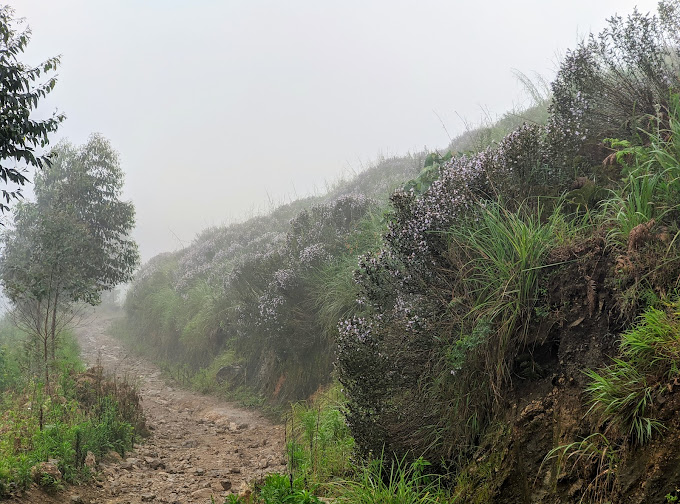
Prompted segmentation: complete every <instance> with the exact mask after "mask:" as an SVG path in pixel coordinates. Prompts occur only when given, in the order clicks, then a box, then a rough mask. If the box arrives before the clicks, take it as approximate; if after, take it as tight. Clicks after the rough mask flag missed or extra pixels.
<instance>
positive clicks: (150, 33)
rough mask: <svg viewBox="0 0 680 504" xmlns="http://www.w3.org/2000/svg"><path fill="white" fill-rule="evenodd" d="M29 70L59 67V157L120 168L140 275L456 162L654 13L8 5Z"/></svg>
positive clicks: (615, 7) (593, 5) (55, 98)
mask: <svg viewBox="0 0 680 504" xmlns="http://www.w3.org/2000/svg"><path fill="white" fill-rule="evenodd" d="M9 3H10V5H12V6H14V8H15V9H16V14H17V16H21V17H25V18H26V21H27V24H28V25H29V26H30V27H31V29H32V31H33V36H32V41H31V43H30V44H29V46H28V49H27V51H26V53H25V54H24V55H23V56H22V59H23V61H26V62H28V63H34V64H35V63H38V62H39V61H42V60H43V59H46V58H48V57H50V56H54V55H57V54H61V55H62V65H61V67H60V68H59V71H58V74H59V82H58V84H57V87H56V89H55V90H54V92H53V93H52V94H51V95H50V97H49V99H48V100H46V101H45V103H44V104H43V106H42V107H41V113H42V114H46V113H50V112H51V111H52V110H54V109H55V108H58V109H59V111H62V112H64V113H65V114H66V115H67V120H66V122H64V123H63V125H62V127H61V129H60V131H59V133H58V134H57V135H55V137H54V141H55V142H56V141H57V140H58V139H59V138H61V137H68V138H69V139H70V140H71V141H72V142H74V143H77V144H80V143H84V142H85V141H86V140H87V137H88V135H89V134H90V133H91V132H101V133H102V134H103V135H104V136H105V137H107V138H108V139H110V141H111V143H112V145H113V146H114V147H115V148H116V149H117V150H118V151H119V153H120V155H121V161H122V166H123V168H124V170H125V171H126V173H127V175H126V190H125V195H126V197H127V198H129V199H131V200H133V202H134V204H135V205H136V208H137V228H136V231H135V238H136V239H137V241H138V243H139V244H140V248H141V253H142V258H143V259H144V260H147V259H149V258H151V257H152V256H153V255H155V254H157V253H159V252H163V251H167V250H174V249H176V248H179V247H182V246H183V245H187V244H189V243H190V242H191V240H192V238H193V237H194V235H195V234H196V232H198V231H200V230H201V229H203V228H205V227H208V226H212V225H217V224H223V223H226V222H231V221H234V220H240V219H242V218H244V217H247V216H249V215H252V214H253V213H258V212H264V211H267V210H268V209H269V208H270V206H271V205H272V204H277V203H281V202H285V201H288V200H290V199H295V198H297V197H301V196H304V195H307V194H313V193H315V192H322V191H324V190H325V187H326V184H330V183H332V182H333V181H334V180H337V179H338V177H340V176H343V175H344V176H350V175H351V174H352V173H354V172H357V171H359V170H361V169H362V167H363V166H366V165H368V164H370V163H371V161H372V160H374V159H376V158H377V157H378V156H381V155H382V156H389V155H393V154H404V153H406V152H408V151H414V150H420V149H422V148H423V147H429V148H441V147H445V146H446V145H447V144H448V142H449V136H455V135H456V134H458V133H460V132H462V131H463V130H464V128H465V123H466V122H468V123H470V124H476V123H479V122H480V121H481V120H483V119H484V118H485V117H486V118H494V117H496V116H497V115H499V114H502V113H503V112H505V111H507V110H509V109H511V108H513V107H516V106H521V105H522V104H524V103H526V101H527V99H526V97H525V95H524V93H523V91H522V85H521V84H520V83H519V82H518V81H517V79H516V77H515V76H514V74H513V69H518V70H520V71H521V72H524V73H525V74H527V75H529V76H532V75H534V73H538V74H540V75H542V76H543V77H544V78H545V79H547V80H550V79H552V77H553V75H554V72H555V70H556V68H557V63H558V61H559V55H560V54H561V53H563V52H564V51H565V50H566V49H568V48H570V47H574V46H575V45H576V43H577V41H578V40H579V39H580V38H581V37H583V36H584V35H585V34H587V33H588V32H589V31H591V30H593V31H598V30H600V29H601V28H602V27H603V26H604V25H605V19H606V18H607V17H609V16H611V15H612V14H614V13H615V12H619V13H621V14H627V13H629V12H631V10H632V9H633V7H634V5H636V4H637V5H638V6H639V7H640V10H641V11H643V12H648V11H650V10H654V9H655V5H656V2H654V1H651V0H645V1H642V0H638V1H635V0H597V1H593V0H572V1H570V2H564V1H559V2H558V1H547V0H521V1H513V2H508V1H501V0H489V1H486V2H470V1H465V2H463V1H458V2H455V1H450V0H449V1H427V0H423V1H399V0H375V1H365V0H363V1H354V0H343V1H342V2H340V1H335V2H330V1H323V2H320V1H312V0H308V1H280V0H272V1H260V0H241V1H236V0H231V1H217V0H213V1H211V0H193V1H188V0H185V1H179V0H145V1H142V2H140V1H132V0H129V1H122V0H116V1H99V0H98V1H92V0H59V1H54V0H11V1H10V2H9Z"/></svg>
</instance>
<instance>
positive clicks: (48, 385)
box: [43, 334, 50, 394]
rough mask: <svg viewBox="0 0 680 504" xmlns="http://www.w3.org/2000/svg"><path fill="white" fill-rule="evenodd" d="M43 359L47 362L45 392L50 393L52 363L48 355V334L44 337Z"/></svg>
mask: <svg viewBox="0 0 680 504" xmlns="http://www.w3.org/2000/svg"><path fill="white" fill-rule="evenodd" d="M43 357H44V361H45V391H46V392H47V393H48V394H49V393H50V363H49V359H48V353H47V334H45V335H44V337H43Z"/></svg>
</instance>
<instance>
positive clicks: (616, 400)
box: [586, 300, 680, 444]
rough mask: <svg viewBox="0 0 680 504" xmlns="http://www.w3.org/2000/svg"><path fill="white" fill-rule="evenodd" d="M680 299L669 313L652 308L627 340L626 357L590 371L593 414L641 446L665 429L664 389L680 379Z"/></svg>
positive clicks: (624, 342)
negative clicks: (657, 415)
mask: <svg viewBox="0 0 680 504" xmlns="http://www.w3.org/2000/svg"><path fill="white" fill-rule="evenodd" d="M679 310H680V301H677V300H676V301H674V302H673V303H670V305H669V306H668V309H667V311H662V310H658V309H656V308H653V307H651V308H648V309H647V310H646V311H645V312H644V313H643V314H642V316H641V317H640V320H639V322H638V324H637V325H636V326H634V327H633V328H632V329H630V330H629V331H626V332H624V333H623V335H622V337H621V347H620V348H621V353H622V357H621V358H620V359H614V360H613V363H612V364H610V365H609V366H607V367H605V368H603V369H600V370H597V371H595V370H588V371H586V374H587V376H588V377H589V378H590V379H591V382H590V384H589V385H588V386H587V388H586V391H587V393H588V394H589V396H590V403H591V407H590V412H593V413H595V414H597V415H598V416H599V418H600V421H601V422H602V423H608V424H610V425H611V426H612V427H614V428H616V429H618V430H619V431H620V432H621V434H623V435H624V436H625V437H626V438H628V439H630V440H631V441H632V442H633V443H635V444H644V443H646V442H647V441H649V440H650V439H651V438H652V436H653V435H654V434H655V433H656V432H659V431H660V430H661V429H662V428H663V426H662V424H661V422H659V421H658V420H656V419H654V418H653V410H654V406H655V400H656V398H657V397H658V395H659V393H660V392H659V385H660V384H663V383H664V382H667V381H668V380H671V379H674V378H676V377H678V376H679V375H680V371H679V369H678V362H680V311H679Z"/></svg>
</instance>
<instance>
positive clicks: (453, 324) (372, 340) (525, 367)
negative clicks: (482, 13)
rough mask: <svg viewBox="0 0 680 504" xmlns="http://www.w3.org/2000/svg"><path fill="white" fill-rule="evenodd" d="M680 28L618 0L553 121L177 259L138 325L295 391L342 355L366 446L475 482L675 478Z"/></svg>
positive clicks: (564, 483)
mask: <svg viewBox="0 0 680 504" xmlns="http://www.w3.org/2000/svg"><path fill="white" fill-rule="evenodd" d="M678 33H680V4H679V3H678V2H677V1H670V0H669V1H664V2H661V3H660V6H659V14H658V15H657V16H652V15H642V14H639V13H637V12H635V13H633V14H632V15H630V16H628V17H627V18H620V17H614V18H612V19H611V20H610V22H609V26H608V28H607V29H605V30H604V31H603V32H602V33H600V34H598V35H593V36H591V37H590V38H588V39H586V40H584V41H583V42H582V43H581V44H580V45H579V46H578V47H577V48H576V49H574V50H573V51H570V52H568V53H567V55H566V56H565V58H564V61H563V62H562V63H561V66H560V70H559V72H558V74H557V77H556V79H555V81H554V82H553V83H552V84H551V92H552V96H551V100H550V104H549V106H548V108H547V119H546V120H545V123H542V122H541V121H535V122H532V121H523V122H521V124H517V122H515V119H516V117H517V114H515V115H513V116H512V117H510V116H508V117H506V118H505V119H504V120H503V121H501V122H500V123H499V124H498V125H496V127H495V128H496V129H494V128H491V129H490V130H489V129H482V130H479V131H478V132H476V133H475V132H469V133H468V134H467V135H465V137H464V138H461V139H457V141H455V142H453V143H452V146H453V148H454V149H455V150H456V152H455V153H453V155H448V154H439V153H430V154H429V155H428V156H427V157H426V156H424V155H422V156H413V157H409V158H406V159H395V160H386V161H384V162H383V163H382V164H380V165H378V166H377V167H375V168H373V169H372V170H368V171H367V172H365V173H363V174H361V175H360V176H359V177H358V178H357V179H356V180H354V181H350V182H348V183H347V184H345V185H342V186H339V187H338V188H336V189H334V190H333V191H332V192H331V193H329V195H328V196H327V197H326V198H323V199H316V200H314V201H309V203H310V204H309V205H306V203H304V202H303V203H300V204H299V206H295V207H293V206H290V207H285V208H282V209H281V210H279V211H275V212H273V213H272V215H271V216H268V217H262V218H258V219H254V220H251V221H248V222H247V223H244V224H240V225H234V226H230V227H225V228H218V229H213V230H209V231H206V232H205V233H203V234H202V235H201V236H199V238H198V239H197V240H196V242H195V243H194V244H193V245H192V246H191V247H189V248H188V249H186V250H184V251H180V252H177V253H174V254H168V255H164V256H161V257H158V258H155V259H154V260H152V261H151V262H150V263H149V265H147V266H146V267H145V268H144V269H143V270H142V272H141V274H140V276H139V277H138V279H137V281H136V283H135V285H134V286H133V288H132V290H131V292H130V295H129V296H128V299H127V301H126V311H127V313H128V322H127V327H125V328H123V329H121V331H122V332H124V333H126V334H128V336H129V337H131V339H133V340H137V342H138V343H139V344H141V345H143V346H144V347H145V348H146V349H147V351H149V350H153V351H154V353H155V357H156V358H159V359H168V360H174V361H175V362H181V363H185V364H186V365H187V366H188V367H189V368H190V369H191V371H192V372H193V373H195V374H194V378H193V380H194V384H198V385H199V386H201V387H202V388H203V389H204V390H213V391H231V392H232V393H233V392H234V391H238V390H241V391H242V390H244V389H248V390H256V391H258V392H260V393H261V394H264V396H265V397H266V398H267V399H269V400H273V401H286V400H289V399H298V398H305V397H308V396H309V395H311V394H313V393H314V392H315V391H316V390H317V388H318V387H319V385H323V384H324V383H327V382H328V381H329V380H330V376H331V372H332V371H333V370H334V371H335V373H336V375H337V378H338V379H339V381H340V382H341V383H342V386H343V388H344V392H345V394H346V396H347V403H346V410H345V413H346V420H347V423H348V425H349V427H350V429H351V431H352V435H353V436H354V440H355V443H356V450H357V452H358V454H359V455H361V456H363V457H364V458H366V459H370V458H372V457H375V456H376V455H377V454H379V453H384V454H388V456H393V457H396V459H397V460H403V459H404V458H407V459H411V458H417V456H423V457H425V458H426V459H427V460H429V461H431V462H432V463H433V464H434V467H435V468H436V470H438V471H440V472H441V473H443V474H446V475H447V478H449V480H448V482H449V487H450V488H451V491H452V492H453V493H454V495H456V496H458V497H459V498H461V499H463V501H464V502H546V503H547V502H660V501H662V500H663V499H664V498H665V496H666V495H669V497H668V498H669V499H672V498H674V497H675V494H674V492H675V485H676V484H677V477H678V474H677V472H678V470H677V467H678V466H677V456H676V454H677V453H679V450H678V448H680V447H679V446H678V439H679V436H678V433H679V431H678V429H679V428H680V426H679V424H678V420H677V413H676V412H677V411H678V409H677V405H678V404H677V401H678V399H677V398H676V395H675V390H676V388H677V384H678V379H679V378H680V375H679V374H678V373H679V369H680V368H679V367H678V362H679V360H680V346H679V345H680V343H679V341H680V320H679V317H680V316H679V315H678V312H679V308H680V297H679V296H680V293H678V278H680V248H679V247H680V240H678V239H677V238H678V236H679V235H680V226H679V224H678V222H680V196H678V195H680V137H679V135H680V95H679V94H678V93H679V92H680V80H679V76H680V64H679V63H678V62H679V61H680V38H679V37H678V36H677V34H678ZM540 111H541V108H540V107H537V108H536V109H534V110H533V112H532V114H535V115H532V116H535V117H540ZM519 115H520V116H521V114H519ZM506 127H507V128H511V131H506V132H504V133H503V135H499V134H498V133H499V132H500V131H502V130H503V129H504V128H506ZM485 139H486V142H490V143H485ZM462 142H466V145H471V144H472V145H475V146H476V147H477V148H476V149H471V150H470V151H468V152H459V151H460V150H464V151H467V149H464V148H461V147H460V145H463V143H462ZM421 168H422V170H421ZM388 174H390V175H389V176H388ZM385 180H388V182H385ZM398 182H401V184H399V183H398ZM394 186H397V189H396V190H395V191H393V192H391V193H390V196H389V202H388V201H387V200H386V198H385V195H386V194H387V193H386V191H387V190H388V189H392V188H393V187H394ZM286 219H290V220H289V221H286Z"/></svg>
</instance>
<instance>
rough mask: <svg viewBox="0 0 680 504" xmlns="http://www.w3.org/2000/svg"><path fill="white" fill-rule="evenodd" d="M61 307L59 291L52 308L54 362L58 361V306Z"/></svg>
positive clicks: (51, 331)
mask: <svg viewBox="0 0 680 504" xmlns="http://www.w3.org/2000/svg"><path fill="white" fill-rule="evenodd" d="M58 305H59V291H58V290H57V292H56V293H55V294H54V306H53V307H52V328H51V330H50V339H51V340H52V360H55V359H56V353H57V306H58Z"/></svg>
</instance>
